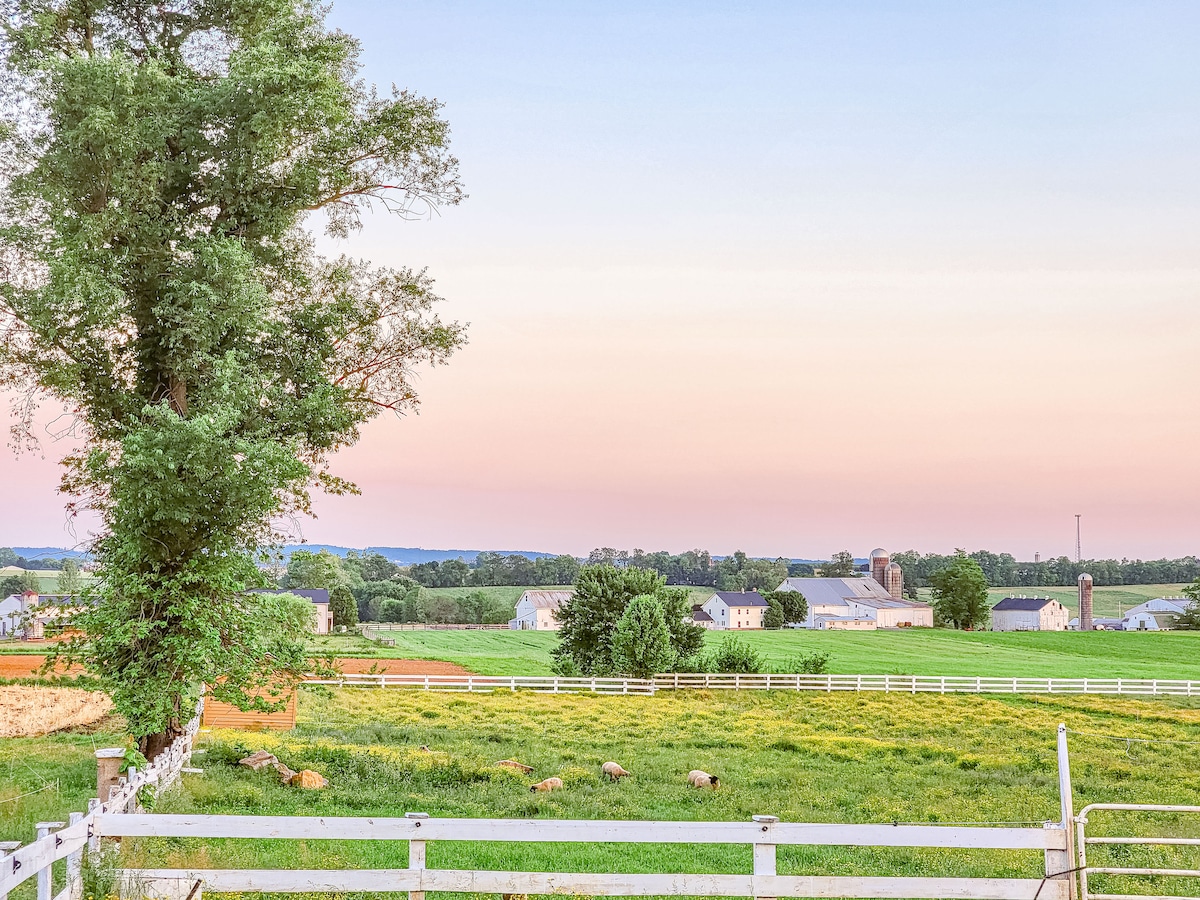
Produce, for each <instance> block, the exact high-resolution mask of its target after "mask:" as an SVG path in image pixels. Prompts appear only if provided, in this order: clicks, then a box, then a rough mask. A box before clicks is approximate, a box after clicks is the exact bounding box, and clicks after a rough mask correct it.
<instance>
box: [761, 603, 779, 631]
mask: <svg viewBox="0 0 1200 900" xmlns="http://www.w3.org/2000/svg"><path fill="white" fill-rule="evenodd" d="M782 627H783V606H782V605H780V603H779V601H778V600H768V601H767V611H766V612H765V613H763V628H768V629H770V630H772V631H774V630H776V629H779V628H782Z"/></svg>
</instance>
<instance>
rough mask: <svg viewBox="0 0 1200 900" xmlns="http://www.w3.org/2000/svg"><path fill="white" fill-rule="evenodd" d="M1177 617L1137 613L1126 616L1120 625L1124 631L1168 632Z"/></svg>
mask: <svg viewBox="0 0 1200 900" xmlns="http://www.w3.org/2000/svg"><path fill="white" fill-rule="evenodd" d="M1178 621H1179V616H1178V615H1176V614H1175V613H1169V612H1139V613H1134V614H1133V615H1132V616H1126V617H1125V618H1124V619H1123V620H1122V622H1121V624H1122V625H1123V626H1124V630H1125V631H1170V630H1171V629H1172V628H1174V627H1175V623H1176V622H1178Z"/></svg>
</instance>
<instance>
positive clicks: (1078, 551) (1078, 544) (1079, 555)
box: [1075, 513, 1083, 563]
mask: <svg viewBox="0 0 1200 900" xmlns="http://www.w3.org/2000/svg"><path fill="white" fill-rule="evenodd" d="M1080 515H1081V514H1080V513H1075V562H1077V563H1080V562H1083V542H1082V541H1081V540H1080V534H1081V532H1080V530H1079V517H1080Z"/></svg>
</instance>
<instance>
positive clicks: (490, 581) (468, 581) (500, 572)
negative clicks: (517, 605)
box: [408, 552, 579, 587]
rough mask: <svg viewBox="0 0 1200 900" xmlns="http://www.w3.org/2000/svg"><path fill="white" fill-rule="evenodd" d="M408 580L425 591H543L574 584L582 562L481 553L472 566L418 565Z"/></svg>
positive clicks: (453, 563)
mask: <svg viewBox="0 0 1200 900" xmlns="http://www.w3.org/2000/svg"><path fill="white" fill-rule="evenodd" d="M408 576H409V577H410V578H412V579H413V580H414V581H416V582H418V583H419V584H421V585H423V586H425V587H499V586H510V587H539V586H546V585H565V584H574V583H575V579H576V578H578V577H579V560H577V559H576V558H575V557H573V556H566V555H563V556H541V557H538V558H537V559H530V558H529V557H527V556H522V555H521V554H519V553H510V554H501V553H486V552H485V553H480V554H479V555H478V556H476V557H475V562H474V563H473V564H470V565H468V564H467V563H466V562H464V561H463V560H461V559H448V560H444V561H442V562H426V563H416V564H415V565H412V566H409V567H408Z"/></svg>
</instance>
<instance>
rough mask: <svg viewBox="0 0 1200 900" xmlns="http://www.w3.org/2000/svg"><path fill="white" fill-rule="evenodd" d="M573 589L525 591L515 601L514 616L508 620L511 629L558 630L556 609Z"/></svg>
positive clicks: (569, 597)
mask: <svg viewBox="0 0 1200 900" xmlns="http://www.w3.org/2000/svg"><path fill="white" fill-rule="evenodd" d="M573 596H575V592H574V591H526V592H525V593H523V594H522V595H521V598H520V599H519V600H518V601H517V608H516V617H515V618H512V619H509V620H508V627H509V628H511V629H512V630H513V631H558V627H559V626H558V615H557V613H558V609H559V607H560V606H562V605H563V604H564V603H566V602H567V601H568V600H570V599H571V598H572V597H573Z"/></svg>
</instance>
